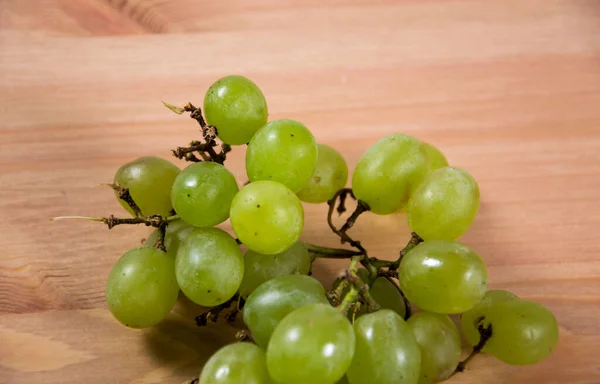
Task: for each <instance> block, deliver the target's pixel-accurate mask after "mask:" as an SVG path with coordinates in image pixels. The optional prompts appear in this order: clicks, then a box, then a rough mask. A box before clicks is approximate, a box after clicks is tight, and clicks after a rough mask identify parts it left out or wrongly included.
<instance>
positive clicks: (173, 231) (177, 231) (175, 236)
mask: <svg viewBox="0 0 600 384" xmlns="http://www.w3.org/2000/svg"><path fill="white" fill-rule="evenodd" d="M193 229H194V227H192V226H191V225H189V224H188V223H186V222H185V221H183V220H175V221H172V222H170V223H169V225H168V226H167V229H166V231H165V241H164V245H165V248H166V249H167V255H170V256H173V257H175V255H177V250H178V249H179V245H180V244H181V242H182V241H183V240H184V239H185V238H186V237H187V235H188V233H190V231H191V230H193ZM159 235H160V231H159V230H158V229H157V230H155V231H153V232H152V233H151V234H150V236H148V238H147V239H146V241H145V242H144V245H148V246H150V247H152V246H154V244H156V241H157V240H158V237H159Z"/></svg>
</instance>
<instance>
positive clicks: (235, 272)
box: [175, 228, 244, 307]
mask: <svg viewBox="0 0 600 384" xmlns="http://www.w3.org/2000/svg"><path fill="white" fill-rule="evenodd" d="M175 275H176V276H177V282H178V283H179V286H180V287H181V290H182V291H183V293H184V294H185V295H186V296H187V298H188V299H190V300H191V301H193V302H194V303H196V304H198V305H202V306H205V307H214V306H215V305H219V304H222V303H224V302H226V301H227V300H229V299H230V298H231V297H232V296H233V295H234V294H235V293H236V291H237V290H238V288H239V287H240V283H241V282H242V277H243V276H244V259H243V256H242V251H240V247H239V246H238V244H237V243H236V242H235V240H234V239H233V237H231V236H230V235H229V234H228V233H227V232H225V231H223V230H221V229H218V228H195V229H194V230H192V231H190V233H189V234H188V235H187V237H186V238H185V240H183V242H182V243H181V245H180V246H179V250H178V251H177V257H176V258H175Z"/></svg>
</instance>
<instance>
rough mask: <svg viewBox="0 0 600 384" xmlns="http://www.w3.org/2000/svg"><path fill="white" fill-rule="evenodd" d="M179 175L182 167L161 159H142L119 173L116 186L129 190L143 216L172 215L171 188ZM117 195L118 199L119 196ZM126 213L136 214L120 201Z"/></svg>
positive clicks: (115, 179)
mask: <svg viewBox="0 0 600 384" xmlns="http://www.w3.org/2000/svg"><path fill="white" fill-rule="evenodd" d="M178 174H179V168H177V166H175V165H174V164H172V163H170V162H168V161H167V160H164V159H161V158H160V157H153V156H149V157H140V158H139V159H136V160H134V161H132V162H130V163H127V164H125V165H123V166H122V167H121V168H119V169H118V170H117V173H116V174H115V178H114V181H113V183H114V184H116V185H118V186H120V187H123V188H128V189H129V194H130V195H131V197H132V198H133V201H135V203H136V204H137V206H138V207H139V208H140V210H141V211H142V214H143V215H144V216H152V215H161V216H164V217H167V216H169V214H170V212H171V209H173V208H172V207H171V186H172V185H173V181H174V180H175V178H176V177H177V175H178ZM115 195H116V196H117V197H119V195H118V193H116V192H115ZM119 202H120V203H121V205H122V206H123V207H124V208H125V209H126V210H127V212H129V213H131V214H132V215H133V211H132V210H131V208H130V207H129V205H127V203H125V202H124V201H123V200H121V199H119Z"/></svg>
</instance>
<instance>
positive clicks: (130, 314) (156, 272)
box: [106, 247, 179, 328]
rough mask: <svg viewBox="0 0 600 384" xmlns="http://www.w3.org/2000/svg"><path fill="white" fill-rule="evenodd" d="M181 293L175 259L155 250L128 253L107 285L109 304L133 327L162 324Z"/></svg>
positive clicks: (142, 249) (115, 312) (142, 248)
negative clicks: (176, 277) (176, 276)
mask: <svg viewBox="0 0 600 384" xmlns="http://www.w3.org/2000/svg"><path fill="white" fill-rule="evenodd" d="M178 294H179V286H178V285H177V281H176V280H175V260H174V259H173V258H172V257H170V256H168V255H167V254H166V253H165V252H163V251H161V250H159V249H157V248H153V247H138V248H134V249H132V250H130V251H129V252H127V253H125V254H124V255H123V256H121V258H120V259H119V261H117V263H116V264H115V265H114V267H113V268H112V270H111V271H110V275H109V276H108V281H107V283H106V302H107V303H108V308H109V309H110V311H111V312H112V314H113V315H114V316H115V317H116V318H117V320H119V321H120V322H121V323H123V324H125V325H126V326H128V327H132V328H146V327H151V326H153V325H155V324H158V323H159V322H160V321H161V320H162V319H163V318H164V317H165V316H167V314H168V313H169V311H170V310H171V308H173V305H175V302H176V301H177V296H178Z"/></svg>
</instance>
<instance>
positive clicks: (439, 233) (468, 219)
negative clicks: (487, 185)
mask: <svg viewBox="0 0 600 384" xmlns="http://www.w3.org/2000/svg"><path fill="white" fill-rule="evenodd" d="M478 209H479V186H478V185H477V182H476V181H475V179H473V177H472V176H471V175H470V174H468V173H467V172H465V171H463V170H462V169H458V168H452V167H446V168H440V169H438V170H437V171H435V172H433V173H431V174H430V175H429V176H427V177H426V178H425V180H423V182H422V183H421V185H419V187H418V188H417V189H416V190H415V191H414V193H413V194H412V197H411V198H410V201H409V202H408V206H407V208H406V213H407V217H408V225H409V227H410V228H411V229H412V230H413V231H414V232H416V233H418V234H419V236H421V237H422V238H423V239H424V240H456V239H457V238H459V237H460V236H462V235H463V234H464V233H465V232H466V231H467V230H468V229H469V227H470V226H471V224H472V223H473V220H475V216H476V215H477V210H478Z"/></svg>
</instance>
